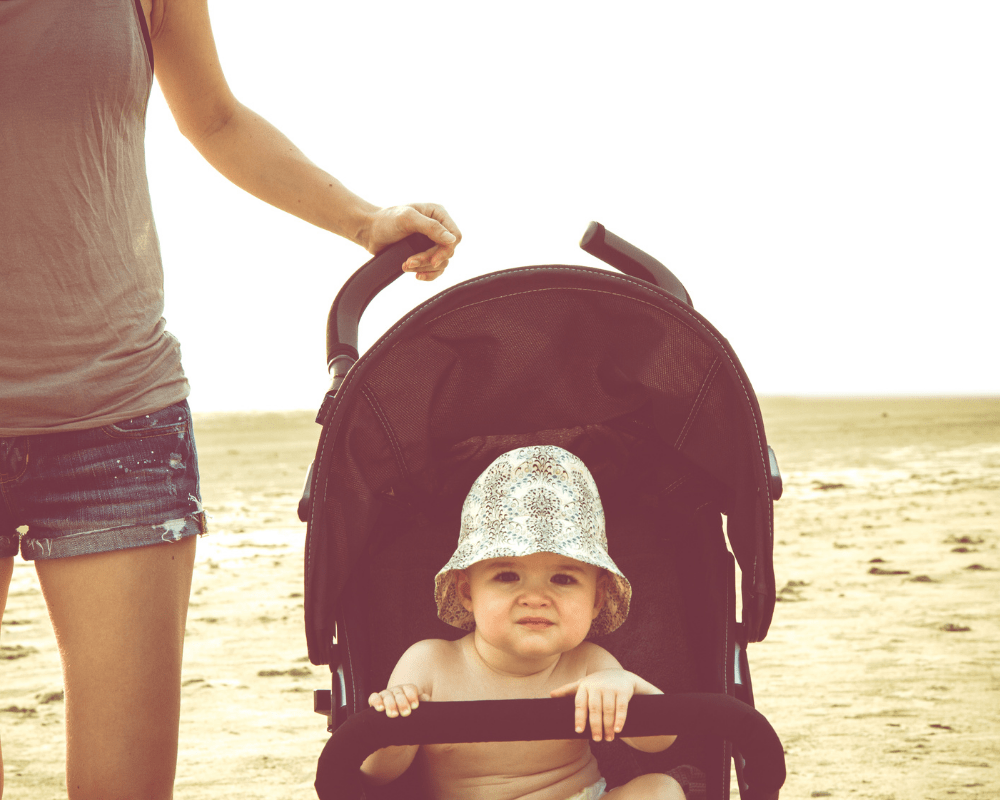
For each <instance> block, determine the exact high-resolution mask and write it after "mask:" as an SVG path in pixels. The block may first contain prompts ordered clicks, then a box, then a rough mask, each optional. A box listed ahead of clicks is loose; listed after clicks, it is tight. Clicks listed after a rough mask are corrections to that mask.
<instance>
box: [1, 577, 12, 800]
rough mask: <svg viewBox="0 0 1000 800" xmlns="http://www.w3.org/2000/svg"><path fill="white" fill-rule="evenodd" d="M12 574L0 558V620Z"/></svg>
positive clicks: (5, 604)
mask: <svg viewBox="0 0 1000 800" xmlns="http://www.w3.org/2000/svg"><path fill="white" fill-rule="evenodd" d="M13 574H14V559H13V557H9V558H0V620H2V619H3V612H4V609H5V608H6V607H7V590H8V589H10V576H11V575H13ZM0 797H3V751H2V750H0Z"/></svg>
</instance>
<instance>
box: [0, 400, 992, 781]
mask: <svg viewBox="0 0 1000 800" xmlns="http://www.w3.org/2000/svg"><path fill="white" fill-rule="evenodd" d="M761 406H762V409H763V414H764V420H765V426H766V429H767V435H768V440H769V442H770V443H771V445H772V446H773V447H774V449H775V451H776V452H777V455H778V460H779V464H780V466H781V470H782V474H783V477H784V485H785V490H784V496H783V497H782V499H781V500H780V501H778V503H776V505H775V548H774V564H775V574H776V576H777V587H778V595H779V597H778V599H779V602H778V603H777V606H776V608H775V614H774V621H773V623H772V626H771V629H770V632H769V634H768V636H767V638H766V639H765V641H763V642H760V643H755V644H752V645H751V646H750V648H749V656H750V664H751V669H752V675H753V687H754V692H755V695H756V703H757V707H758V708H759V709H760V710H761V711H762V712H763V713H764V714H765V715H766V716H767V717H768V719H769V720H770V721H771V723H772V725H773V726H774V727H775V729H776V730H777V732H778V734H779V736H780V737H781V739H782V742H783V743H784V746H785V750H786V762H787V767H788V779H787V781H786V784H785V788H784V789H783V790H782V795H781V796H782V797H783V798H791V799H793V800H798V798H812V797H831V798H852V799H857V800H861V799H862V798H864V799H867V798H871V799H872V800H904V798H905V800H912V799H915V798H916V799H921V800H922V799H924V798H926V799H927V800H943V799H944V798H964V799H966V800H972V799H973V798H975V800H995V799H996V798H998V797H1000V553H998V543H1000V399H997V398H987V399H976V398H962V399H950V398H915V399H904V398H894V399H885V398H867V399H819V398H817V399H800V398H765V399H763V400H762V402H761ZM312 416H313V415H312V414H310V413H304V412H294V413H291V412H290V413H273V414H271V413H269V414H211V415H196V431H197V439H198V448H199V456H200V460H201V467H202V475H203V478H202V490H203V497H204V503H205V508H206V511H207V512H208V513H209V515H210V520H209V522H210V527H211V533H210V535H208V536H206V537H204V538H202V539H201V540H200V541H199V543H198V559H197V564H196V567H195V575H194V585H193V589H192V597H191V609H190V614H189V623H188V630H187V638H186V645H185V662H184V686H183V707H182V722H181V732H180V756H179V764H178V769H177V784H176V790H175V797H177V798H190V799H191V800H226V799H228V798H233V799H234V800H235V798H241V800H242V799H244V798H248V799H249V798H260V799H262V800H263V799H264V798H267V799H268V800H270V799H271V798H275V799H277V798H292V799H294V798H310V797H315V793H314V791H313V789H312V782H313V780H314V777H315V765H316V759H317V757H318V755H319V753H320V751H321V750H322V747H323V744H324V742H325V741H326V738H327V733H326V730H325V722H324V719H323V718H322V717H320V716H318V715H316V714H314V713H313V712H312V696H311V693H312V690H313V689H323V688H327V687H328V685H329V673H328V670H327V668H326V667H315V666H312V665H311V664H309V663H308V659H307V658H306V650H305V637H304V633H303V625H302V554H303V543H304V539H305V526H304V525H302V524H301V523H299V522H298V519H297V517H296V513H295V509H296V505H297V503H298V499H299V495H300V492H301V488H302V484H303V481H304V478H305V474H306V468H307V466H308V464H309V462H310V461H311V459H312V456H313V451H314V448H315V445H316V440H317V438H318V435H319V428H318V427H317V426H316V425H315V424H314V422H313V421H312ZM0 648H2V649H0V740H2V742H3V756H4V761H5V766H6V787H5V796H6V797H7V798H14V799H15V800H22V799H23V800H50V799H52V800H55V799H56V798H65V796H66V793H65V781H64V778H63V750H64V747H65V739H64V734H63V698H62V681H61V676H60V671H59V666H58V658H57V651H56V646H55V641H54V639H53V636H52V630H51V626H50V625H49V622H48V618H47V616H46V613H45V608H44V604H43V602H42V597H41V592H40V591H39V588H38V583H37V580H36V579H35V575H34V570H33V568H32V567H31V566H30V565H27V564H24V563H23V562H18V563H17V565H16V566H15V570H14V578H13V581H12V585H11V591H10V597H9V600H8V603H7V612H6V614H5V615H4V620H3V628H2V635H0ZM111 678H112V679H113V676H111ZM137 713H141V711H137ZM151 724H155V721H151ZM732 796H733V797H737V796H738V793H737V792H736V790H735V789H734V790H733V793H732Z"/></svg>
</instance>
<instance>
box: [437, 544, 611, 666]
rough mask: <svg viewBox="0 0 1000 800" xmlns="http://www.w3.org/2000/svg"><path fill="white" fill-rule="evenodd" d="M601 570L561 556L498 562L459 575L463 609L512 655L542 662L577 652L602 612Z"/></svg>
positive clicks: (490, 641)
mask: <svg viewBox="0 0 1000 800" xmlns="http://www.w3.org/2000/svg"><path fill="white" fill-rule="evenodd" d="M599 576H600V570H599V569H598V568H597V567H595V566H593V565H591V564H584V563H583V562H581V561H577V560H575V559H572V558H567V557H566V556H560V555H556V554H555V553H534V554H532V555H530V556H517V557H508V558H495V559H490V560H488V561H480V562H478V563H476V564H473V565H472V566H471V567H469V568H468V569H467V570H464V572H462V573H459V576H458V582H457V586H456V588H457V590H458V596H459V598H460V599H461V601H462V605H464V606H465V608H466V609H467V610H468V611H470V612H471V613H472V615H473V617H475V620H476V633H477V636H479V637H481V638H482V639H483V640H484V641H485V642H486V643H488V644H490V645H491V646H493V647H496V648H498V649H499V650H501V651H503V652H505V653H507V654H509V655H517V656H521V657H528V658H537V657H544V656H547V655H556V654H559V653H565V652H567V651H569V650H572V649H573V648H574V647H576V646H577V645H579V644H580V643H581V642H582V641H583V640H584V639H585V638H586V637H587V633H588V632H589V631H590V623H591V622H592V621H593V620H594V617H596V616H597V614H598V612H599V611H600V610H601V605H602V604H603V602H604V591H603V587H602V586H601V581H600V577H599Z"/></svg>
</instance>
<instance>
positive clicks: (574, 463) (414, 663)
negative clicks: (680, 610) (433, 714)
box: [361, 446, 684, 800]
mask: <svg viewBox="0 0 1000 800" xmlns="http://www.w3.org/2000/svg"><path fill="white" fill-rule="evenodd" d="M631 594H632V589H631V586H630V585H629V582H628V581H627V580H626V579H625V576H624V575H622V573H621V571H620V570H619V569H618V567H617V566H615V564H614V562H613V561H612V560H611V558H610V556H609V555H608V551H607V538H606V536H605V532H604V510H603V508H602V507H601V500H600V497H599V495H598V493H597V486H596V484H595V483H594V479H593V477H592V476H591V475H590V472H589V471H588V470H587V468H586V466H584V464H583V462H582V461H580V459H578V458H577V457H576V456H574V455H572V454H571V453H568V452H567V451H565V450H562V449H560V448H558V447H552V446H538V447H525V448H520V449H518V450H512V451H511V452H509V453H505V454H504V455H502V456H500V457H499V458H498V459H497V460H496V461H494V462H493V463H492V464H491V465H490V466H489V467H488V468H487V470H486V471H485V472H484V473H483V474H482V475H480V476H479V478H477V479H476V482H475V483H474V484H473V485H472V489H471V490H470V491H469V495H468V497H467V498H466V500H465V504H464V506H463V508H462V527H461V532H460V534H459V540H458V549H457V550H456V551H455V555H454V556H452V558H451V560H450V561H449V562H448V563H447V564H446V565H445V566H444V568H443V569H442V570H441V571H440V572H439V573H438V574H437V577H436V579H435V599H436V601H437V608H438V616H439V617H440V618H441V619H442V620H444V621H445V622H447V623H449V624H451V625H454V626H456V627H459V628H462V629H463V630H467V631H470V633H469V634H468V635H466V636H464V637H463V638H461V639H458V640H457V641H446V640H444V639H427V640H424V641H422V642H417V643H416V644H415V645H413V646H412V647H411V648H410V649H409V650H407V651H406V652H405V653H404V654H403V656H402V657H401V658H400V659H399V662H398V663H397V664H396V668H395V669H394V670H393V672H392V676H391V677H390V679H389V688H388V689H385V690H384V691H382V692H378V693H375V694H372V695H371V697H370V698H369V699H368V703H369V705H371V706H372V707H373V708H375V709H377V710H378V711H384V712H385V713H386V715H388V716H389V717H396V716H403V717H405V716H408V715H409V714H410V713H411V712H412V711H413V710H414V709H416V708H417V707H418V705H419V704H420V703H421V702H427V701H431V700H433V701H435V702H439V701H455V700H503V699H520V698H537V697H564V696H567V695H575V698H576V708H575V723H576V730H577V732H578V733H582V732H583V731H584V730H586V729H587V725H588V723H589V725H590V733H591V735H592V736H593V739H594V740H595V741H600V740H602V739H604V740H606V741H611V740H613V739H614V738H615V735H616V734H617V733H619V732H620V731H621V729H622V725H623V724H624V723H625V715H626V713H627V712H628V702H629V699H630V698H631V697H632V695H633V694H662V693H661V692H660V690H659V689H657V688H656V687H655V686H653V685H652V684H650V683H648V682H646V681H644V680H643V679H642V678H640V677H639V676H638V675H634V674H633V673H631V672H627V671H626V670H624V669H622V666H621V665H620V664H619V663H618V661H617V660H616V659H615V658H614V656H612V655H611V654H610V653H609V652H608V651H607V650H605V649H604V648H602V647H600V646H598V645H596V644H594V643H592V642H589V641H586V640H587V639H588V637H590V636H599V635H602V634H606V633H610V632H611V631H613V630H615V629H616V628H617V627H618V626H620V625H621V624H622V623H623V622H624V621H625V617H626V616H627V615H628V609H629V601H630V598H631ZM675 738H676V737H674V736H651V737H643V738H626V739H624V741H625V742H627V743H628V744H629V745H631V746H632V747H634V748H636V749H638V750H643V751H646V752H659V751H661V750H664V749H666V748H667V747H669V746H670V745H671V744H673V741H674V739H675ZM418 751H419V752H420V759H421V761H422V762H423V765H422V766H423V773H424V776H425V780H426V781H427V785H428V788H429V790H430V795H431V796H432V797H433V798H435V800H445V799H446V798H447V799H449V800H450V799H451V798H455V800H458V799H459V798H477V800H485V799H486V798H489V799H490V800H516V799H518V798H530V800H596V798H598V797H607V798H613V800H630V798H643V800H649V798H663V799H664V800H684V792H683V790H682V789H681V787H680V784H678V783H677V782H676V781H675V780H674V779H673V778H671V777H669V776H667V775H660V774H649V775H642V776H640V777H638V778H635V779H634V780H632V781H630V782H629V783H627V784H625V785H624V786H620V787H618V788H616V789H613V790H611V791H610V792H609V791H607V790H606V784H605V782H604V779H603V778H601V774H600V772H599V771H598V766H597V761H596V759H595V758H594V756H593V754H592V753H591V750H590V747H589V745H588V744H587V741H586V740H585V739H568V740H564V741H539V742H510V743H485V744H453V745H424V746H423V747H420V746H417V745H413V746H404V747H386V748H384V749H382V750H379V751H377V752H375V753H373V754H372V755H371V756H369V757H368V759H367V760H366V761H365V762H364V764H363V765H362V768H361V769H362V772H363V774H364V775H365V776H367V778H368V779H369V780H370V781H372V782H373V783H376V784H379V785H381V784H384V783H388V782H389V781H392V780H395V779H396V778H397V777H399V776H400V775H402V774H403V772H405V771H406V769H407V768H408V767H409V766H410V764H412V763H413V761H414V758H416V757H417V754H418Z"/></svg>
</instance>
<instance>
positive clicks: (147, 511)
mask: <svg viewBox="0 0 1000 800" xmlns="http://www.w3.org/2000/svg"><path fill="white" fill-rule="evenodd" d="M199 491H200V490H199V484H198V456H197V453H196V452H195V446H194V432H193V425H192V420H191V410H190V408H189V407H188V404H187V401H182V402H180V403H177V404H176V405H172V406H168V407H167V408H164V409H162V410H160V411H156V412H154V413H152V414H143V415H141V416H138V417H135V418H134V419H129V420H124V421H122V422H117V423H115V424H113V425H105V426H104V427H101V428H91V429H89V430H83V431H65V432H60V433H44V434H37V435H31V436H13V437H6V438H0V496H2V503H0V558H2V557H8V556H13V555H15V554H16V553H17V551H18V545H19V540H20V550H21V555H22V557H23V558H25V559H26V560H37V559H46V558H68V557H70V556H78V555H86V554H89V553H105V552H110V551H112V550H125V549H127V548H130V547H142V546H144V545H150V544H159V543H161V542H176V541H179V540H180V539H183V538H186V537H188V536H194V535H196V534H201V533H204V532H205V514H204V512H203V511H202V507H201V497H200V493H199ZM23 526H27V529H28V530H27V533H23V534H19V533H18V530H17V529H18V528H22V527H23Z"/></svg>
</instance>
